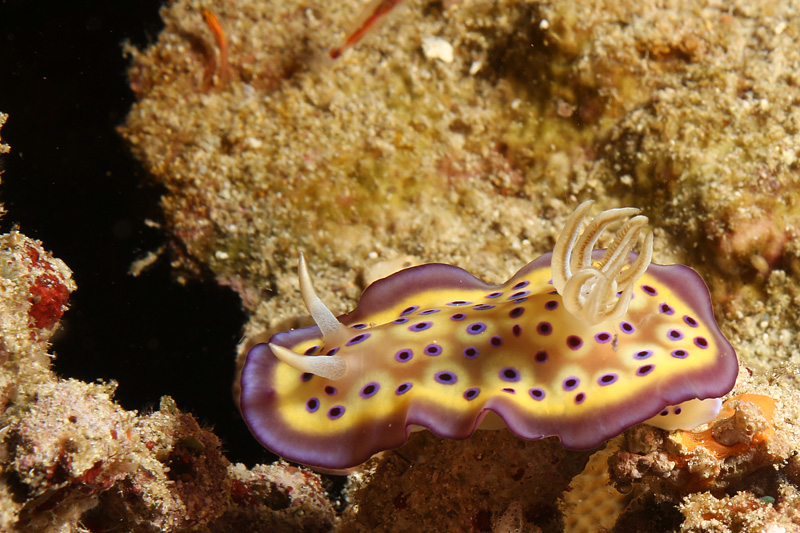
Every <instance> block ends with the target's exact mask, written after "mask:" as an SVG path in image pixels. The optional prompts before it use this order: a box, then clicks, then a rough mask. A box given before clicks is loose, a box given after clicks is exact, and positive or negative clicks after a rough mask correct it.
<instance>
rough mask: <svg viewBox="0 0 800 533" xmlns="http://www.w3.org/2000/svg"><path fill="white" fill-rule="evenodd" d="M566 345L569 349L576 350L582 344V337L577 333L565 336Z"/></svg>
mask: <svg viewBox="0 0 800 533" xmlns="http://www.w3.org/2000/svg"><path fill="white" fill-rule="evenodd" d="M567 346H569V348H570V349H571V350H578V349H580V347H581V346H583V339H581V338H580V337H578V336H577V335H570V336H569V337H567Z"/></svg>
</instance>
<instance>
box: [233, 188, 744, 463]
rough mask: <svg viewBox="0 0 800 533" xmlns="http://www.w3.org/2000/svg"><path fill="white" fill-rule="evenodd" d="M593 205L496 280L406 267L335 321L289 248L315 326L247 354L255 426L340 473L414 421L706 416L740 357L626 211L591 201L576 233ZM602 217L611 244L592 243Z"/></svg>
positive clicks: (610, 432) (697, 295) (562, 426)
mask: <svg viewBox="0 0 800 533" xmlns="http://www.w3.org/2000/svg"><path fill="white" fill-rule="evenodd" d="M590 207H591V203H583V204H581V205H580V206H579V207H578V209H577V210H576V212H575V215H573V216H572V217H570V220H569V221H568V223H567V227H566V229H565V230H564V231H563V232H562V234H561V236H560V237H559V239H558V242H557V244H556V248H555V252H554V253H553V254H550V253H547V254H544V255H543V256H541V257H539V258H537V259H535V260H534V261H532V262H531V263H529V264H528V265H526V266H524V267H522V268H521V269H520V270H519V271H518V272H517V273H516V274H515V275H514V276H513V277H512V278H511V279H509V280H508V281H506V282H505V283H502V284H498V285H495V284H489V283H486V282H484V281H481V280H480V279H478V278H476V277H475V276H473V275H472V274H470V273H469V272H467V271H465V270H463V269H461V268H458V267H456V266H452V265H444V264H438V263H431V264H426V265H420V266H415V267H411V268H407V269H404V270H401V271H399V272H396V273H395V274H392V275H390V276H388V277H386V278H383V279H379V280H378V281H376V282H374V283H373V284H371V285H370V286H369V287H367V289H366V290H365V291H364V293H363V294H362V295H361V299H360V300H359V303H358V306H356V308H355V309H354V310H353V311H351V312H349V313H347V314H344V315H341V316H339V317H335V316H334V315H333V313H331V311H330V310H329V309H328V308H327V307H325V305H324V304H323V303H322V301H321V300H320V299H319V297H318V296H317V294H316V292H315V291H314V288H313V287H312V284H311V279H310V276H309V275H308V269H307V267H306V264H305V260H304V259H303V258H302V257H301V260H300V267H299V278H300V289H301V293H302V297H303V300H304V301H305V302H306V306H307V307H308V309H309V312H310V313H311V315H312V317H313V318H314V321H315V322H316V325H315V326H309V327H306V328H301V329H296V330H292V331H286V332H282V333H277V334H275V335H273V336H272V337H271V338H270V340H269V343H262V344H257V345H256V346H254V347H252V348H251V349H250V351H249V352H248V354H247V359H246V362H245V364H244V366H243V369H242V373H241V403H240V405H241V410H242V415H243V417H244V419H245V421H246V422H247V425H248V426H249V428H250V430H251V431H252V433H253V435H255V436H256V438H257V439H258V440H259V441H260V442H261V443H262V444H264V446H266V447H267V448H269V449H270V450H272V451H273V452H275V453H277V454H278V455H280V456H282V457H283V458H284V459H287V460H290V461H296V462H298V463H303V464H307V465H311V466H314V467H319V468H325V469H328V470H341V469H347V468H349V467H353V466H356V465H358V464H360V463H363V462H364V461H366V460H367V459H369V458H370V457H371V456H372V455H374V454H375V453H377V452H380V451H383V450H389V449H393V448H397V447H399V446H401V445H402V444H403V443H405V442H406V440H407V438H408V434H409V432H410V431H412V430H413V429H414V428H415V427H424V428H427V429H429V430H430V431H431V432H433V433H435V434H436V435H438V436H440V437H446V438H451V439H464V438H467V437H469V436H470V435H472V434H473V432H474V431H475V430H476V429H477V428H478V427H479V426H481V427H485V426H486V425H489V424H490V423H491V422H492V421H495V422H497V421H502V422H503V423H504V424H505V425H506V426H507V427H508V428H509V429H510V430H511V431H512V432H513V433H514V434H516V435H518V436H520V437H522V438H526V439H539V438H543V437H547V436H557V437H558V438H559V439H560V440H561V443H562V444H563V445H564V447H566V448H569V449H573V450H582V449H590V448H594V447H596V446H599V445H600V444H602V443H603V442H604V441H606V440H607V439H609V438H612V437H614V436H616V435H619V434H620V433H622V432H623V431H625V430H626V429H628V428H630V427H632V426H634V425H636V424H639V423H640V422H644V421H648V420H650V423H657V424H661V425H662V427H663V425H664V424H680V425H676V426H675V427H688V426H691V425H694V424H699V423H702V422H704V421H706V420H708V418H711V415H710V414H709V413H710V412H711V411H713V410H714V409H716V408H717V407H718V401H717V400H711V401H706V400H705V399H706V398H719V397H721V396H723V395H725V394H727V393H728V392H729V391H730V390H731V388H732V387H733V384H734V381H735V380H736V376H737V374H738V371H739V366H738V362H737V360H736V354H735V352H734V350H733V348H732V347H731V345H730V343H729V342H728V341H727V340H726V339H725V337H724V336H723V335H722V333H721V332H720V330H719V328H718V326H717V323H716V321H715V320H714V314H713V310H712V307H711V301H710V297H709V292H708V289H707V288H706V286H705V284H704V283H703V280H702V279H701V278H700V276H699V275H698V274H697V273H696V272H694V271H693V270H692V269H690V268H688V267H685V266H682V265H657V264H654V263H651V257H652V247H653V237H652V232H647V233H646V234H645V232H646V230H645V227H646V224H647V218H646V217H644V216H641V215H639V210H638V209H632V208H624V209H612V210H610V211H606V212H603V213H601V214H599V215H598V216H597V217H595V218H594V220H592V221H590V222H588V224H586V229H585V230H584V231H583V232H581V226H583V225H584V221H585V220H586V218H587V216H586V215H587V213H588V211H589V208H590ZM614 222H620V223H621V226H620V228H619V229H618V230H617V233H616V236H615V238H614V239H613V240H612V243H611V245H610V246H609V248H608V249H607V250H595V249H594V246H595V244H596V242H597V241H598V238H599V236H600V235H601V234H602V233H603V231H605V230H606V229H607V228H608V227H609V225H610V224H612V223H614ZM639 242H641V245H640V250H641V253H640V254H638V255H637V254H636V253H634V252H633V251H632V249H633V248H634V247H635V246H636V245H637V243H639ZM668 406H669V407H668ZM665 411H666V412H665ZM662 413H663V414H662ZM653 417H655V418H656V419H657V420H656V421H655V422H654V421H653V420H652V418H653Z"/></svg>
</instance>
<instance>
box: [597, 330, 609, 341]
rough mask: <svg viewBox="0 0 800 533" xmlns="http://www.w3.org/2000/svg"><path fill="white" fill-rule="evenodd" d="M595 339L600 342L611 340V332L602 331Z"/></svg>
mask: <svg viewBox="0 0 800 533" xmlns="http://www.w3.org/2000/svg"><path fill="white" fill-rule="evenodd" d="M594 340H596V341H597V342H599V343H600V344H605V343H607V342H608V341H610V340H611V334H610V333H609V332H607V331H601V332H600V333H598V334H597V335H595V336H594Z"/></svg>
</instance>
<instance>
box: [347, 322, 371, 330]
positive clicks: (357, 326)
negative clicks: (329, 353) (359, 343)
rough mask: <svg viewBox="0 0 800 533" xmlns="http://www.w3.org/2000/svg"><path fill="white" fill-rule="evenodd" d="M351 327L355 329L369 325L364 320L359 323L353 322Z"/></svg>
mask: <svg viewBox="0 0 800 533" xmlns="http://www.w3.org/2000/svg"><path fill="white" fill-rule="evenodd" d="M350 327H351V328H353V329H364V328H365V327H367V325H366V324H364V323H363V322H361V323H358V324H353V325H352V326H350Z"/></svg>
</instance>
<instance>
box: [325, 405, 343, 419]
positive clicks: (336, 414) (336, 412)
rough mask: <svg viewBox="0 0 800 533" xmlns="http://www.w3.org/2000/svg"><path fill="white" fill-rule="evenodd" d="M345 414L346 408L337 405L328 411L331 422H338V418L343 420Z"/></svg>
mask: <svg viewBox="0 0 800 533" xmlns="http://www.w3.org/2000/svg"><path fill="white" fill-rule="evenodd" d="M343 414H344V407H343V406H341V405H335V406H333V407H331V408H330V409H328V418H330V419H331V420H336V419H337V418H342V415H343Z"/></svg>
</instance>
